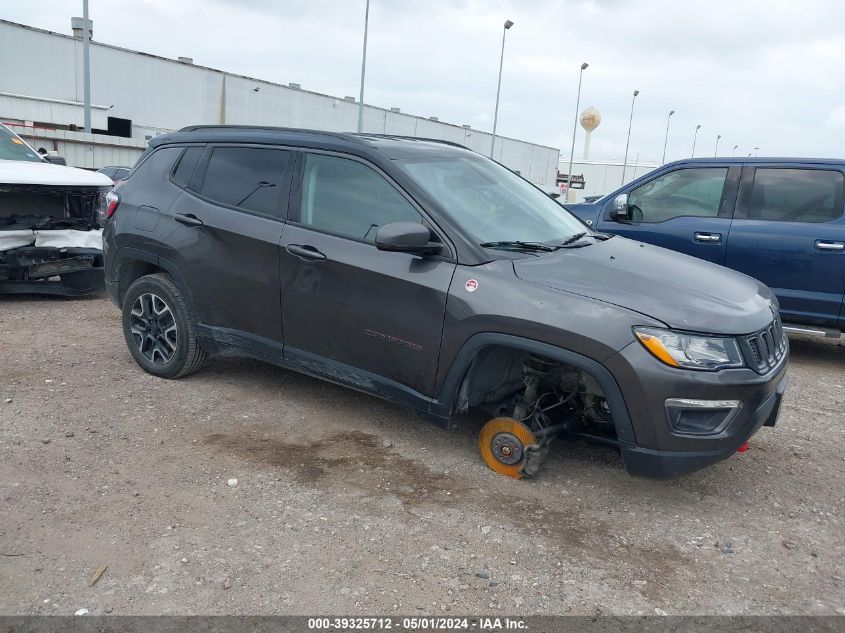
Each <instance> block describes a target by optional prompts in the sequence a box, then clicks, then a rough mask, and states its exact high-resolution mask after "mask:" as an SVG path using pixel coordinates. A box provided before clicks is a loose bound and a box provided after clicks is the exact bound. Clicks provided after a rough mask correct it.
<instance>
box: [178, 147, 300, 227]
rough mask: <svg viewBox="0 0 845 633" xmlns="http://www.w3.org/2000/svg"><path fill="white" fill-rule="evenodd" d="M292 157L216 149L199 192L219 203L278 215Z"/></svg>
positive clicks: (285, 153)
mask: <svg viewBox="0 0 845 633" xmlns="http://www.w3.org/2000/svg"><path fill="white" fill-rule="evenodd" d="M289 156H290V152H288V151H286V150H278V149H269V148H267V149H264V148H260V147H215V148H214V150H213V153H212V154H211V158H210V159H209V161H208V167H207V168H206V171H205V175H204V177H203V178H202V184H201V185H200V186H199V190H198V193H199V194H200V195H201V196H203V197H204V198H207V199H208V200H210V201H212V202H216V203H219V204H224V205H227V206H231V207H238V208H241V209H245V210H248V211H256V212H258V213H263V214H265V215H278V213H279V200H280V199H281V196H282V190H283V189H284V186H283V181H282V179H283V177H284V173H285V167H286V166H287V162H288V158H289ZM191 186H192V187H193V186H194V183H193V182H192V183H191Z"/></svg>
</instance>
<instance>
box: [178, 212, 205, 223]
mask: <svg viewBox="0 0 845 633" xmlns="http://www.w3.org/2000/svg"><path fill="white" fill-rule="evenodd" d="M173 219H174V220H176V221H177V222H178V223H179V224H184V225H185V226H202V225H203V224H204V223H203V221H202V220H200V219H199V218H198V217H197V216H195V215H194V214H193V213H175V214H174V215H173Z"/></svg>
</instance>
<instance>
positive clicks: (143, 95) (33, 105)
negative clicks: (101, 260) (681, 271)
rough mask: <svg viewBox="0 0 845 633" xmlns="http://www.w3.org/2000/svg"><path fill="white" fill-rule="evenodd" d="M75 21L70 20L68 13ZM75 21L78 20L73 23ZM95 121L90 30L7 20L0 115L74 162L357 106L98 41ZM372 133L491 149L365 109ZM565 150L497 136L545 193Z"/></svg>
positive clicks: (442, 126)
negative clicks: (193, 133)
mask: <svg viewBox="0 0 845 633" xmlns="http://www.w3.org/2000/svg"><path fill="white" fill-rule="evenodd" d="M69 22H70V21H69ZM68 26H70V24H69V25H68ZM90 58H91V103H92V107H91V125H92V129H93V131H94V132H95V133H94V134H85V133H83V132H81V131H79V130H82V129H83V118H84V113H83V104H82V94H83V72H82V68H83V65H82V29H81V28H80V29H75V30H74V35H64V34H61V33H54V32H52V31H45V30H41V29H36V28H32V27H29V26H25V25H22V24H17V23H14V22H8V21H5V20H0V121H2V122H4V123H7V124H10V127H12V129H14V130H15V131H16V132H18V133H19V134H21V136H23V137H24V138H26V139H27V140H28V141H32V144H33V145H34V146H35V147H36V148H39V147H44V148H45V149H47V150H48V151H57V152H58V153H59V154H61V155H63V156H65V158H66V159H67V161H68V164H69V165H74V166H79V167H88V168H98V167H102V166H104V165H121V164H123V165H131V164H133V163H134V161H135V159H136V158H137V157H138V156H139V155H140V153H141V152H142V151H143V149H144V148H145V147H146V144H147V141H149V139H150V138H152V137H153V136H156V135H158V134H162V133H165V132H170V131H172V130H176V129H179V128H181V127H184V126H186V125H194V124H242V125H269V126H282V127H295V128H309V129H315V130H327V131H335V132H348V131H354V130H355V129H356V128H357V123H358V104H357V103H356V101H355V99H354V98H353V97H343V98H341V97H333V96H330V95H325V94H320V93H316V92H310V91H308V90H303V89H302V88H301V87H300V86H299V85H298V84H295V83H291V84H289V85H286V86H285V85H280V84H275V83H271V82H268V81H263V80H261V79H253V78H251V77H245V76H242V75H235V74H232V73H227V72H224V71H221V70H216V69H213V68H206V67H203V66H198V65H196V64H194V63H193V62H192V60H190V59H188V58H184V57H181V58H179V59H178V60H175V59H167V58H164V57H158V56H155V55H150V54H147V53H142V52H139V51H133V50H128V49H125V48H120V47H118V46H112V45H108V44H102V43H100V42H95V41H92V42H91V47H90ZM363 130H364V132H370V133H378V134H400V135H406V136H416V137H427V138H435V139H443V140H448V141H454V142H457V143H460V144H462V145H465V146H467V147H469V148H470V149H473V150H476V151H478V152H481V153H484V154H488V153H489V151H490V141H491V135H490V134H489V133H487V132H481V131H479V130H474V129H471V128H470V127H469V126H461V125H452V124H449V123H444V122H441V121H438V120H437V119H436V118H434V117H431V118H425V117H419V116H413V115H409V114H405V113H403V112H400V111H399V109H398V108H390V109H384V108H377V107H374V106H370V105H365V107H364V117H363ZM559 155H560V151H559V150H557V149H555V148H552V147H546V146H543V145H537V144H534V143H527V142H524V141H519V140H516V139H511V138H505V137H501V136H497V137H496V144H495V149H494V153H493V157H494V158H495V159H496V160H498V161H500V162H501V163H503V164H504V165H506V166H508V167H510V168H511V169H513V170H515V171H518V172H519V173H520V174H522V175H523V176H524V177H526V178H528V179H529V180H531V181H532V182H534V183H535V184H536V185H538V186H540V187H542V188H543V189H545V190H547V191H552V190H554V189H555V186H556V184H555V180H556V176H557V167H558V158H559Z"/></svg>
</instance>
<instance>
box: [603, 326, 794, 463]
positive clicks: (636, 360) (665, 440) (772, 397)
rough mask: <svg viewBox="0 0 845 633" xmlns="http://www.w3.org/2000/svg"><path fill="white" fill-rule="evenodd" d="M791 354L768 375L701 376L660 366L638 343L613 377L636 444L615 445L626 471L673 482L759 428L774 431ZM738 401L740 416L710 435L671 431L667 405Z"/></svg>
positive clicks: (612, 364)
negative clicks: (678, 400) (680, 401)
mask: <svg viewBox="0 0 845 633" xmlns="http://www.w3.org/2000/svg"><path fill="white" fill-rule="evenodd" d="M788 359H789V352H788V350H787V353H786V354H784V357H783V358H782V359H781V361H780V363H779V364H778V365H777V366H776V367H774V368H773V369H772V370H771V371H770V372H768V373H766V374H764V375H760V374H758V373H756V372H754V371H752V370H751V369H726V370H722V371H718V372H699V371H691V370H686V369H675V368H672V367H669V366H667V365H664V364H662V363H661V362H659V361H658V360H656V359H655V358H654V357H653V356H651V354H649V353H648V352H647V351H646V350H645V349H644V348H643V347H642V346H641V345H640V344H639V343H636V342H634V343H632V344H631V345H629V346H628V347H626V348H625V349H623V350H622V351H620V352H619V353H618V354H616V355H614V356H613V357H612V358H611V359H610V360H609V361H608V362H607V363H605V365H606V367H607V368H608V369H609V370H610V371H611V372H612V373H613V375H614V376H615V378H616V380H617V384H618V385H619V387H620V389H621V390H622V395H623V398H624V400H625V403H626V405H627V409H628V414H629V417H630V423H631V426H632V429H631V431H632V435H633V438H634V441H622V440H620V442H619V447H620V450H621V452H622V459H623V462H624V464H625V469H626V470H627V471H628V472H629V473H631V474H633V475H640V476H645V477H656V478H661V479H665V478H671V477H676V476H678V475H682V474H685V473H689V472H693V471H695V470H699V469H701V468H704V467H705V466H708V465H710V464H713V463H715V462H718V461H721V460H723V459H726V458H727V457H729V456H731V455H732V454H733V453H735V452H736V450H737V449H738V448H739V447H740V446H742V444H743V443H745V442H746V441H747V440H748V438H750V437H751V436H752V435H754V433H756V432H757V430H758V429H759V428H760V427H761V426H774V425H775V422H776V421H777V417H778V413H779V411H780V405H781V400H782V398H783V394H784V392H785V390H786V387H787V384H788V377H787V376H786V368H787V362H788ZM672 398H685V399H701V400H738V401H740V402H741V403H742V406H741V409H740V410H739V412H738V413H737V414H736V415H735V416H734V417H733V419H731V420H730V422H729V423H728V424H727V425H725V426H723V427H720V428H717V429H716V430H715V431H714V432H713V433H710V434H695V435H693V434H685V433H680V432H678V431H677V430H675V429H673V428H672V426H671V425H670V422H669V418H668V416H667V413H666V400H667V399H672Z"/></svg>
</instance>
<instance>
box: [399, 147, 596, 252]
mask: <svg viewBox="0 0 845 633" xmlns="http://www.w3.org/2000/svg"><path fill="white" fill-rule="evenodd" d="M396 162H397V163H398V164H399V165H400V166H401V168H402V169H403V170H404V171H405V172H406V173H407V174H408V175H409V176H411V178H413V179H414V180H415V181H416V182H417V183H418V184H419V185H420V186H421V187H422V188H423V189H424V190H425V191H426V192H427V193H428V194H429V195H431V196H432V197H433V198H434V199H435V200H437V201H438V202H439V203H440V204H441V205H443V207H444V208H445V210H446V211H447V212H448V213H449V215H450V216H451V217H452V218H453V219H454V220H455V221H456V222H457V223H458V224H460V225H461V226H462V227H463V228H464V230H466V231H467V232H468V233H469V234H470V235H472V236H473V237H474V238H475V239H476V240H478V243H479V244H480V245H482V246H484V247H485V248H496V249H502V250H526V251H528V250H530V251H532V252H542V251H545V250H549V251H551V250H555V248H554V247H559V246H561V245H562V244H564V243H567V244H570V245H571V244H574V243H575V242H578V241H579V240H581V239H582V238H585V237H587V236H588V235H591V234H590V233H588V232H587V231H585V227H584V225H583V224H582V223H581V222H580V221H579V220H577V219H575V217H574V216H572V215H570V214H569V212H568V211H566V209H564V208H563V207H562V206H560V205H559V204H558V203H556V202H555V201H554V200H552V199H551V198H550V197H549V196H547V195H546V194H544V193H543V192H542V191H540V190H539V189H537V188H535V187H534V186H533V185H531V184H530V183H529V182H527V181H525V180H523V179H522V178H520V177H519V176H517V175H516V174H514V173H513V172H511V171H510V170H508V169H506V168H504V167H502V166H501V165H499V164H498V163H496V162H494V161H492V160H488V159H486V158H481V157H478V158H475V157H465V156H460V157H442V156H441V157H432V158H420V159H417V158H413V159H400V160H397V161H396ZM573 238H576V239H575V240H574V241H573V242H569V240H572V239H573ZM544 245H548V246H551V247H552V248H543V246H544Z"/></svg>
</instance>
